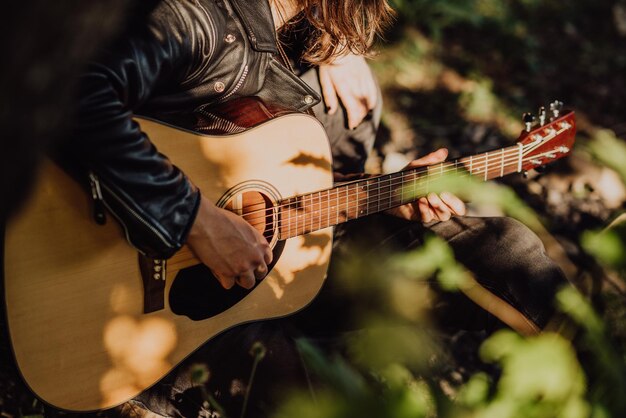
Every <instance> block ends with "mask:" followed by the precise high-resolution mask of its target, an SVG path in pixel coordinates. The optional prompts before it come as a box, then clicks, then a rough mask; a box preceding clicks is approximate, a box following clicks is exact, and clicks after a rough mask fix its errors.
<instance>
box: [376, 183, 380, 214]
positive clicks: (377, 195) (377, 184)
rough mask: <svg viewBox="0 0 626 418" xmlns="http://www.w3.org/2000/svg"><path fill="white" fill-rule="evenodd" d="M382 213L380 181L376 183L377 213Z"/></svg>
mask: <svg viewBox="0 0 626 418" xmlns="http://www.w3.org/2000/svg"><path fill="white" fill-rule="evenodd" d="M378 212H380V180H378V181H376V213H378Z"/></svg>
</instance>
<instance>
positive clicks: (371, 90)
mask: <svg viewBox="0 0 626 418" xmlns="http://www.w3.org/2000/svg"><path fill="white" fill-rule="evenodd" d="M364 77H365V78H364V79H363V81H362V87H361V88H362V90H363V92H364V96H365V103H366V105H367V110H372V109H374V108H375V107H376V103H377V102H378V89H377V88H376V82H375V81H374V76H373V75H372V72H371V70H370V71H368V72H367V74H366V75H364Z"/></svg>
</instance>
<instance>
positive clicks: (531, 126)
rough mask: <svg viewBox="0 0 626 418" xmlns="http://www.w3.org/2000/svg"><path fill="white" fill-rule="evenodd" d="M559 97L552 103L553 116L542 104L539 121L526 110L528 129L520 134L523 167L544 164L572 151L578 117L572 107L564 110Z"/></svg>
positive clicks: (529, 167)
mask: <svg viewBox="0 0 626 418" xmlns="http://www.w3.org/2000/svg"><path fill="white" fill-rule="evenodd" d="M562 106H563V104H562V103H561V102H559V101H555V102H552V103H551V104H550V118H549V120H547V114H546V111H545V109H544V108H543V107H542V108H541V109H539V121H537V122H535V117H534V116H532V115H530V114H528V113H527V114H524V117H523V119H524V124H525V125H526V129H525V130H524V131H523V132H522V134H521V135H520V137H519V141H518V146H519V147H521V150H522V152H521V155H522V158H521V159H520V164H521V167H520V168H521V170H530V169H533V168H536V167H540V166H543V165H545V164H548V163H550V162H552V161H554V160H557V159H559V158H562V157H564V156H566V155H567V154H569V153H570V152H571V150H572V147H573V146H574V140H575V136H576V117H575V115H574V112H573V111H571V110H570V111H561V107H562Z"/></svg>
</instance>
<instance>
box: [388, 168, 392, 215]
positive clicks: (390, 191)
mask: <svg viewBox="0 0 626 418" xmlns="http://www.w3.org/2000/svg"><path fill="white" fill-rule="evenodd" d="M388 181H389V197H388V198H387V209H389V208H391V202H392V199H393V175H390V176H389V180H388Z"/></svg>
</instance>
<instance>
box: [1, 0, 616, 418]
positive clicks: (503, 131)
mask: <svg viewBox="0 0 626 418" xmlns="http://www.w3.org/2000/svg"><path fill="white" fill-rule="evenodd" d="M392 5H393V6H394V8H395V9H396V11H397V17H396V21H395V23H394V25H393V26H392V27H391V28H390V30H389V31H388V33H387V35H386V37H385V39H384V40H381V42H380V43H379V46H378V47H377V49H378V51H379V52H378V56H377V57H376V58H375V59H374V60H373V61H372V67H373V69H374V71H375V73H376V75H377V78H378V80H379V82H380V84H381V87H382V89H383V97H384V103H385V107H384V113H383V126H382V129H381V132H380V135H379V138H378V139H377V142H376V149H375V153H374V154H373V155H372V156H371V158H370V159H369V161H368V167H367V169H368V170H369V171H370V172H373V173H380V172H390V171H396V170H399V169H400V168H402V167H403V166H404V165H405V164H406V162H408V161H409V160H410V159H412V158H415V157H418V156H421V155H424V154H425V153H427V152H429V151H432V150H435V149H437V148H439V147H442V146H445V147H448V148H449V149H450V156H451V158H456V157H460V156H464V155H471V154H475V153H478V152H484V151H488V150H491V149H494V148H501V147H505V146H508V145H512V144H514V143H515V141H516V138H517V137H518V135H519V133H520V132H521V130H522V128H523V124H522V119H521V116H522V114H523V113H524V112H533V113H534V114H536V113H537V109H538V108H539V107H540V106H547V105H548V103H549V102H551V101H553V100H555V99H558V100H561V101H562V102H564V104H565V108H566V109H572V110H575V112H576V115H577V124H578V135H577V142H576V147H575V149H574V151H573V153H572V154H571V155H570V156H569V157H567V158H565V159H562V160H559V161H558V162H556V163H554V164H552V165H550V166H548V167H547V168H546V169H545V170H544V171H543V172H541V173H538V172H531V173H529V175H528V177H527V178H523V177H522V176H518V175H512V176H508V177H506V178H504V179H502V180H500V181H498V182H497V184H494V185H487V186H484V187H488V189H487V191H486V193H485V192H481V191H480V190H479V188H480V187H479V186H476V192H475V196H476V198H475V199H472V200H473V201H472V211H474V213H477V214H506V215H510V216H514V217H517V218H519V219H521V220H522V221H523V222H525V223H527V224H529V226H530V227H531V228H532V229H533V230H535V231H536V232H537V233H538V234H539V235H540V237H541V238H542V239H543V240H544V243H545V244H546V247H547V250H548V252H549V253H550V255H551V256H553V257H554V258H555V259H556V260H557V261H558V262H559V264H560V265H561V266H562V267H563V269H564V271H565V272H566V274H567V275H568V277H569V279H570V280H571V281H572V282H573V283H574V284H575V285H576V287H577V289H578V290H579V291H580V292H576V291H574V290H573V289H568V290H566V291H564V292H562V293H561V294H560V295H559V298H558V301H556V303H557V305H558V306H559V310H560V311H561V312H562V314H563V315H564V317H566V318H567V320H566V321H564V323H562V324H561V325H558V326H555V328H554V331H555V333H546V334H543V335H542V336H540V337H534V338H522V337H520V336H518V335H516V334H513V333H512V332H507V331H503V332H501V333H498V334H496V335H494V336H492V337H490V338H488V336H485V335H471V334H468V333H463V332H459V333H453V334H449V333H443V332H441V330H437V329H433V326H432V325H431V324H430V323H429V321H428V320H427V315H426V314H424V313H423V312H422V309H421V307H419V306H418V307H415V306H412V305H411V303H413V302H409V303H408V307H407V302H406V297H407V295H409V296H410V298H409V299H410V300H411V301H414V300H416V298H419V297H421V296H423V295H422V293H420V292H422V290H419V287H415V286H414V285H413V284H414V281H416V280H420V279H426V278H428V277H432V276H436V277H438V278H439V279H440V280H441V281H442V283H443V287H445V288H447V289H449V290H450V291H455V290H458V289H459V288H462V287H463V286H464V283H466V280H468V278H467V275H468V273H467V272H465V271H464V269H463V268H462V267H460V266H456V264H455V263H454V260H453V258H452V255H451V253H450V251H449V249H447V247H446V245H445V244H443V243H441V242H438V241H437V240H434V239H433V240H432V241H429V242H428V243H427V245H425V246H424V247H423V248H421V249H420V250H419V251H416V252H415V253H413V254H409V255H407V256H406V257H404V258H402V259H393V260H390V262H389V263H390V264H387V265H385V266H379V267H375V266H371V268H364V267H363V266H364V263H360V266H361V267H358V266H359V263H355V266H347V267H346V283H345V286H346V287H347V288H355V290H354V291H355V292H372V293H373V294H375V295H376V296H375V297H373V298H369V299H368V300H378V301H379V304H378V305H372V307H371V308H372V311H373V313H372V312H370V314H369V315H367V316H366V320H367V321H368V322H367V324H365V325H366V326H367V329H369V330H370V331H369V332H366V333H364V334H363V335H360V336H357V337H355V339H354V344H352V345H351V347H352V348H351V349H350V348H349V349H347V350H346V355H345V356H344V357H339V358H338V357H332V358H329V357H326V356H325V355H324V354H323V353H321V352H319V351H318V350H317V349H316V348H315V347H314V346H312V345H310V344H309V343H308V342H307V341H302V342H301V349H302V352H303V353H304V354H305V356H306V357H307V358H308V361H310V363H311V364H312V365H313V367H314V368H315V370H316V371H317V375H318V376H317V379H318V380H319V381H320V382H324V383H325V385H326V386H325V387H326V391H324V392H322V393H321V394H320V396H318V398H317V401H316V403H314V404H311V403H310V399H309V398H307V397H306V396H305V395H303V394H301V393H298V392H296V393H293V394H289V396H287V397H286V400H285V404H284V407H283V408H282V409H281V410H279V411H277V413H276V415H277V416H279V417H286V418H287V417H288V418H294V417H304V418H306V417H311V418H313V417H320V418H321V417H348V416H350V417H357V416H359V417H383V416H384V417H422V416H423V417H434V416H441V417H448V416H468V417H483V416H484V417H494V418H495V417H498V418H500V417H597V418H600V417H622V416H626V400H624V399H623V398H625V396H624V394H626V361H625V356H626V316H625V314H626V304H625V301H626V282H625V278H626V270H625V267H626V221H624V217H623V216H622V214H623V212H624V202H625V201H626V186H625V184H626V142H625V140H626V110H625V109H624V104H623V103H624V100H625V99H624V98H625V97H626V46H625V45H626V1H624V0H576V1H570V2H563V1H557V0H393V1H392ZM131 6H132V4H129V3H125V2H122V1H120V0H115V1H106V2H105V1H99V0H98V1H92V2H83V3H77V2H72V1H64V0H61V1H57V2H54V3H49V2H44V1H39V0H34V1H31V2H29V3H28V4H18V2H11V4H9V5H6V6H3V7H5V10H6V12H3V16H2V18H1V19H2V22H0V27H1V29H0V31H1V33H0V34H1V35H2V36H0V43H1V44H2V51H4V52H3V55H4V58H3V65H2V66H1V67H2V68H1V69H0V127H1V129H2V132H3V134H2V135H1V136H0V139H1V141H2V147H3V152H2V153H0V155H1V156H0V158H1V159H2V161H1V164H0V170H1V171H2V172H1V175H0V179H1V180H0V186H1V190H0V193H2V196H3V198H2V201H1V203H0V216H2V218H4V217H5V216H6V215H7V214H8V213H10V211H12V210H14V209H15V208H16V207H17V206H18V204H19V202H20V201H21V199H22V198H23V196H24V195H25V193H26V191H27V190H28V185H29V184H30V181H31V180H30V178H31V176H32V174H31V173H33V172H34V171H33V168H34V167H36V163H37V161H38V160H39V159H40V158H41V155H42V153H43V151H44V150H45V149H46V147H47V146H48V144H50V143H53V142H54V141H55V140H59V138H62V136H63V134H64V132H65V129H66V127H67V126H68V125H69V122H70V121H71V95H72V92H73V89H74V81H75V79H76V77H77V75H78V74H79V72H80V68H81V67H82V66H83V65H84V63H85V61H86V60H87V59H88V58H89V57H90V56H91V55H92V54H93V52H94V51H95V48H96V47H97V46H98V45H100V44H101V43H102V42H105V41H106V39H109V38H110V36H112V35H113V34H114V33H115V32H116V30H117V29H118V28H119V27H120V25H121V22H123V20H124V16H126V15H127V12H128V9H129V7H131ZM472 190H474V189H472ZM481 196H483V197H484V196H488V197H489V198H481ZM418 262H419V263H418ZM416 263H417V264H420V265H421V266H422V267H421V268H420V269H419V271H415V270H414V269H413V267H412V266H414V265H415V264H416ZM365 276H367V281H366V283H369V284H370V285H368V286H362V288H361V289H356V286H353V284H354V283H355V281H356V280H358V281H359V282H362V281H363V279H364V277H365ZM381 280H384V283H385V285H384V286H383V285H380V283H381V282H380V281H381ZM377 283H378V284H377ZM390 283H391V284H390ZM394 289H395V290H394ZM400 295H404V297H402V296H400ZM377 309H378V311H377ZM3 338H5V337H3ZM380 341H384V342H385V344H384V347H381V346H380ZM4 346H5V345H2V347H4ZM416 347H419V350H416V349H415V348H416ZM2 350H3V351H2V353H1V354H2V362H3V363H5V364H6V362H5V361H6V359H8V358H9V357H8V356H10V353H9V352H8V349H7V348H3V349H2ZM42 414H43V406H42V405H41V404H40V403H39V402H38V401H37V400H35V399H34V398H33V397H32V395H31V394H30V393H29V392H28V390H27V389H26V388H25V387H24V386H23V384H22V383H21V381H20V379H19V378H18V377H17V375H16V374H15V371H14V370H13V369H12V368H11V367H10V366H7V367H2V368H0V415H1V416H3V417H17V416H41V415H42Z"/></svg>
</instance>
